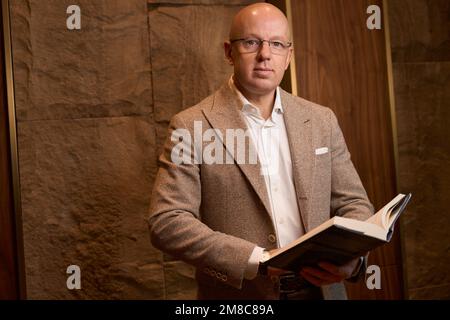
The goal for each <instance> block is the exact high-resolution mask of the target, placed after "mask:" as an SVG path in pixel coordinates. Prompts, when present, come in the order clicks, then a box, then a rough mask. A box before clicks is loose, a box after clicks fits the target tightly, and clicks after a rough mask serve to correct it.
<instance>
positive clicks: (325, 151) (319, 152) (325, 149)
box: [316, 147, 328, 155]
mask: <svg viewBox="0 0 450 320" xmlns="http://www.w3.org/2000/svg"><path fill="white" fill-rule="evenodd" d="M327 152H328V148H327V147H322V148H317V149H316V155H319V154H324V153H327Z"/></svg>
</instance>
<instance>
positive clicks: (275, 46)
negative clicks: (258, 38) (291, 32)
mask: <svg viewBox="0 0 450 320" xmlns="http://www.w3.org/2000/svg"><path fill="white" fill-rule="evenodd" d="M272 46H273V47H274V48H283V47H284V44H283V42H280V41H272Z"/></svg>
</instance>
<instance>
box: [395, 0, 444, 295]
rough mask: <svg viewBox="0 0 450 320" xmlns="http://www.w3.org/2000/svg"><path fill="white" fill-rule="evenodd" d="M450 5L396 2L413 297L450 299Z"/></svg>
mask: <svg viewBox="0 0 450 320" xmlns="http://www.w3.org/2000/svg"><path fill="white" fill-rule="evenodd" d="M449 17H450V2H449V1H448V0H432V1H426V0H390V1H389V23H390V33H391V45H392V60H393V71H394V87H395V100H396V113H397V128H398V146H399V182H398V187H399V191H400V192H412V193H413V201H412V203H411V206H410V207H409V209H408V212H407V214H405V216H404V217H403V218H402V219H403V220H402V222H403V224H402V226H403V236H404V237H403V239H404V244H403V251H404V261H403V263H404V264H405V265H406V276H407V277H406V280H407V286H408V289H409V290H408V294H409V297H410V298H411V299H439V298H440V299H450V246H449V244H450V214H449V205H448V200H449V199H450V138H449V137H450V126H449V123H450V20H449Z"/></svg>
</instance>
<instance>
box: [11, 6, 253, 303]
mask: <svg viewBox="0 0 450 320" xmlns="http://www.w3.org/2000/svg"><path fill="white" fill-rule="evenodd" d="M249 2H251V1H145V0H127V1H123V0H96V1H88V0H78V1H65V0H64V1H61V0H51V1H50V0H46V1H41V0H39V1H38V0H27V1H25V0H21V1H18V0H12V1H11V19H12V30H13V32H12V41H13V56H14V82H15V87H16V108H17V121H18V136H19V158H20V159H19V164H20V176H21V178H20V183H21V192H22V209H23V212H22V214H23V225H24V230H23V237H24V246H25V248H24V250H25V263H26V265H25V267H26V281H27V291H28V297H29V298H31V299H49V298H51V299H60V298H65V299H72V298H103V299H109V298H114V299H125V298H134V299H141V298H142V299H155V298H156V299H163V298H168V299H178V298H190V297H194V292H195V284H194V281H193V270H192V268H191V267H188V266H186V265H185V264H182V263H180V262H177V261H171V259H170V258H169V257H165V258H163V256H162V255H161V253H160V252H159V251H156V250H155V249H153V248H152V247H151V245H150V241H149V237H148V233H147V224H146V221H145V218H146V216H147V208H148V202H149V194H150V190H151V186H152V183H153V178H154V175H155V172H156V156H157V155H158V154H159V151H158V148H159V147H160V145H161V143H162V140H163V139H164V137H165V134H166V127H167V124H168V120H169V119H170V117H171V116H172V115H173V114H174V113H176V112H177V111H179V110H181V109H182V108H185V107H188V106H190V105H192V104H193V103H194V102H197V101H199V100H200V99H201V98H203V97H206V96H207V95H208V94H209V93H211V92H212V91H214V90H215V89H216V88H218V87H219V86H220V84H221V83H222V82H223V81H224V80H225V79H227V77H228V76H229V74H230V72H231V69H230V68H229V67H228V66H227V65H226V64H225V63H224V60H223V58H222V57H223V54H222V49H221V45H222V42H223V40H224V39H225V38H226V35H227V32H228V26H229V21H230V19H231V17H232V16H233V15H234V13H235V12H236V11H237V10H238V9H239V8H240V7H241V5H242V4H243V3H249ZM71 4H77V5H79V6H80V8H81V30H77V31H69V30H67V28H66V18H67V16H68V15H67V14H66V8H67V7H68V6H69V5H71ZM72 264H76V265H79V266H80V268H81V285H82V290H73V291H69V290H68V289H67V288H66V279H67V276H68V275H67V274H66V268H67V267H68V266H69V265H72Z"/></svg>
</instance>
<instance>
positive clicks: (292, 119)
mask: <svg viewBox="0 0 450 320" xmlns="http://www.w3.org/2000/svg"><path fill="white" fill-rule="evenodd" d="M280 93H281V103H282V105H283V108H284V110H285V115H284V122H285V125H286V131H287V135H288V140H289V148H290V152H291V159H292V170H293V177H294V185H295V191H296V194H297V201H298V205H299V209H300V214H301V217H302V222H303V226H304V229H305V232H308V231H309V221H308V217H309V200H310V198H311V182H312V173H313V165H314V158H313V150H312V149H313V148H312V133H311V125H312V124H311V117H310V113H311V109H310V106H308V105H306V104H299V103H298V102H297V101H294V99H293V98H292V97H291V96H290V95H289V94H288V93H287V92H285V91H284V90H280Z"/></svg>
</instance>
